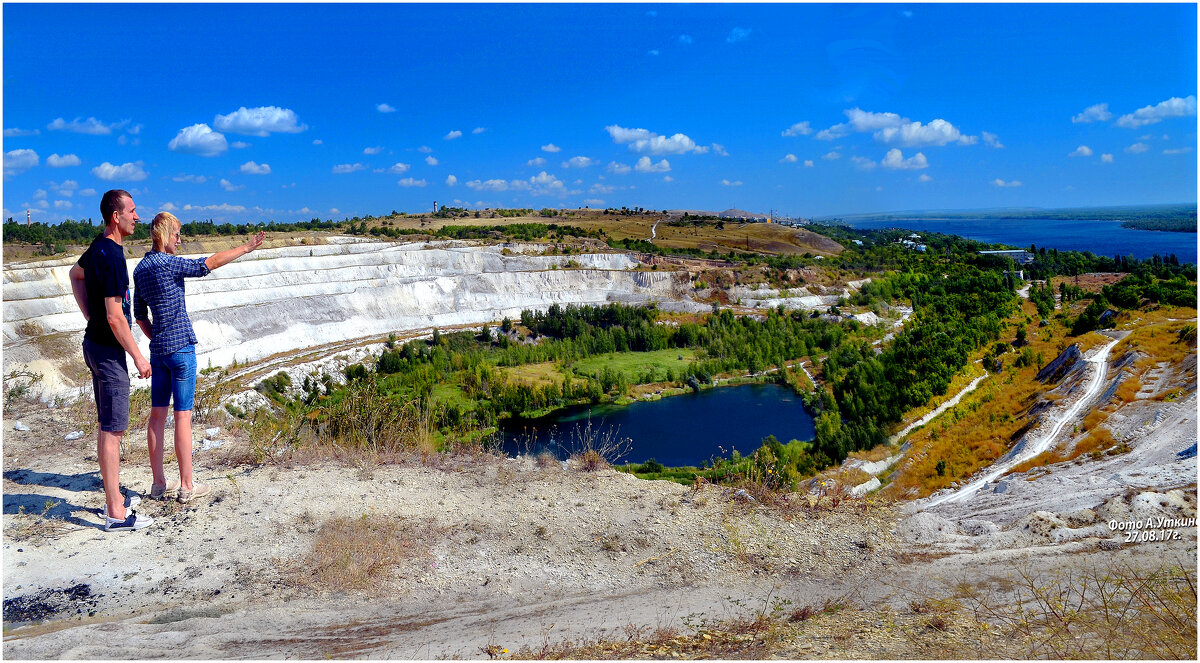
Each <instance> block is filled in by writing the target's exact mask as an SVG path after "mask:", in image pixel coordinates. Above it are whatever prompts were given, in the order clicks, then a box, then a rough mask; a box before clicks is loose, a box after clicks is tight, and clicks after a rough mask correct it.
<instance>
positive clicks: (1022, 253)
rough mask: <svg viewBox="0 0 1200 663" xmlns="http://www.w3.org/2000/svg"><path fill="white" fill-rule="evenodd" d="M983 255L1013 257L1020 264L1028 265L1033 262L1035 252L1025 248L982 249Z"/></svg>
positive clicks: (981, 253) (980, 253)
mask: <svg viewBox="0 0 1200 663" xmlns="http://www.w3.org/2000/svg"><path fill="white" fill-rule="evenodd" d="M979 255H981V256H1000V257H1002V258H1012V259H1013V260H1014V261H1016V263H1017V264H1018V265H1028V264H1029V263H1031V262H1033V254H1032V253H1030V252H1029V251H1026V250H1024V249H1011V250H1004V251H980V252H979Z"/></svg>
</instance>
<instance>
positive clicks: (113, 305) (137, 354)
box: [104, 297, 150, 378]
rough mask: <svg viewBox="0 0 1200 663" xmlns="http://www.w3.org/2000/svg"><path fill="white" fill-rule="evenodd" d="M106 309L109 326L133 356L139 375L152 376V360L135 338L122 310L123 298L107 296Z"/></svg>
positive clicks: (118, 341) (105, 300) (122, 345)
mask: <svg viewBox="0 0 1200 663" xmlns="http://www.w3.org/2000/svg"><path fill="white" fill-rule="evenodd" d="M104 311H105V312H106V313H107V314H108V326H109V327H111V328H112V332H113V336H116V337H117V343H120V344H121V347H122V348H125V352H128V353H129V356H130V357H133V365H134V366H136V367H137V371H138V376H139V377H142V378H148V377H150V362H148V361H146V358H145V357H143V356H142V351H141V350H139V349H138V346H137V342H136V341H134V340H133V330H131V329H130V328H129V322H128V321H127V320H126V319H125V312H124V311H122V310H121V298H120V297H105V298H104Z"/></svg>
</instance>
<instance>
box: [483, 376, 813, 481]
mask: <svg viewBox="0 0 1200 663" xmlns="http://www.w3.org/2000/svg"><path fill="white" fill-rule="evenodd" d="M589 415H590V419H591V426H592V428H593V429H594V430H596V429H598V430H599V431H600V432H601V433H602V434H603V433H605V432H608V433H610V434H612V435H616V436H619V437H622V438H631V439H632V440H633V443H632V448H631V451H630V452H629V453H628V454H626V455H625V456H622V457H621V458H619V459H617V462H618V463H624V462H626V461H628V462H631V463H642V462H645V461H647V460H649V459H651V458H653V459H655V460H657V461H658V462H660V463H662V464H663V465H668V466H671V465H700V464H701V463H704V462H705V461H709V460H712V459H713V458H721V457H728V456H729V453H730V452H731V451H732V450H733V449H737V450H738V451H739V452H741V453H742V454H749V453H752V452H753V451H755V450H756V449H758V448H759V446H761V445H762V440H763V438H764V437H766V436H768V435H774V436H775V437H776V438H777V439H778V440H779V441H780V442H783V443H787V442H788V441H789V440H811V439H812V438H813V435H814V433H815V429H814V428H813V420H812V417H810V416H809V415H808V412H807V411H806V410H805V409H804V404H803V403H802V402H801V400H800V397H799V396H796V395H795V394H793V393H792V390H791V389H789V388H787V387H782V386H780V385H776V384H751V385H741V386H736V387H718V388H716V389H709V390H706V391H702V392H700V393H698V394H696V393H688V394H683V395H679V396H671V397H669V398H663V399H660V400H657V401H640V402H637V403H633V404H631V405H627V406H623V407H612V406H573V407H571V408H567V409H564V410H559V411H558V412H555V413H553V414H552V415H550V416H548V417H543V418H540V419H510V420H507V421H505V422H502V424H501V427H500V428H501V431H502V432H503V434H504V450H505V452H506V453H508V454H510V455H513V454H517V453H538V452H540V451H543V450H546V451H551V452H553V453H556V454H557V455H558V456H559V457H560V458H565V457H566V456H567V455H568V454H569V453H570V451H571V446H572V443H573V442H574V441H575V440H577V439H578V433H577V429H579V428H581V427H585V426H587V424H588V418H589Z"/></svg>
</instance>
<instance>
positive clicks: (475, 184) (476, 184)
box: [467, 180, 509, 191]
mask: <svg viewBox="0 0 1200 663" xmlns="http://www.w3.org/2000/svg"><path fill="white" fill-rule="evenodd" d="M467 188H468V189H474V190H476V191H508V188H509V185H508V182H507V181H506V180H487V181H486V182H484V181H480V180H471V181H470V182H467Z"/></svg>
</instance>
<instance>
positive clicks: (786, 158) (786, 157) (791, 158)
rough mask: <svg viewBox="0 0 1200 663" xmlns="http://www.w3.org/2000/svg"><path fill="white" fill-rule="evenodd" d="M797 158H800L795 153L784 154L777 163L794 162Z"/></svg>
mask: <svg viewBox="0 0 1200 663" xmlns="http://www.w3.org/2000/svg"><path fill="white" fill-rule="evenodd" d="M799 160H800V159H798V158H797V157H796V155H795V154H785V155H784V157H783V158H782V159H780V160H779V163H796V162H797V161H799Z"/></svg>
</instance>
